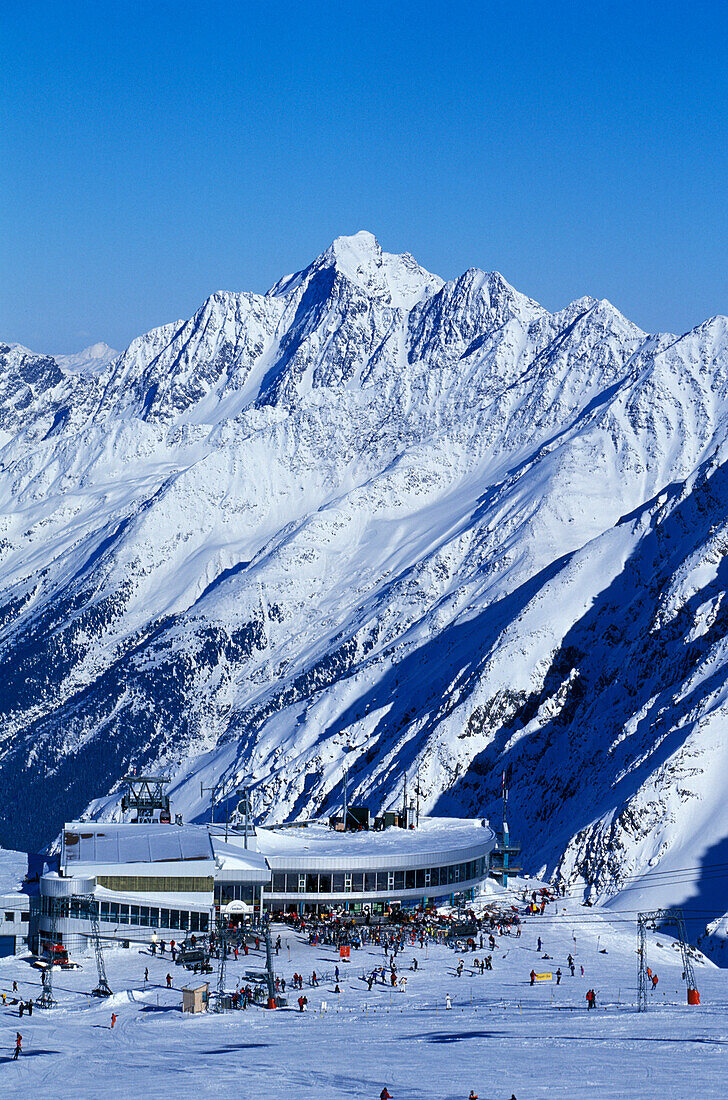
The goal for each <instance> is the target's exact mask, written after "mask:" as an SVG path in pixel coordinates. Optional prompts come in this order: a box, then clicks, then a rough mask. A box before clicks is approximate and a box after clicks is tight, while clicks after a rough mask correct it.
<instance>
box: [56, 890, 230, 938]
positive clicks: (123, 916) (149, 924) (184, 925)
mask: <svg viewBox="0 0 728 1100" xmlns="http://www.w3.org/2000/svg"><path fill="white" fill-rule="evenodd" d="M51 900H52V901H53V902H55V905H54V907H53V908H54V912H55V916H56V918H57V919H60V920H62V919H64V918H65V919H67V918H69V917H72V918H75V919H76V920H90V919H91V911H90V906H92V905H93V906H94V907H96V906H98V909H97V912H98V916H99V920H100V921H103V922H104V923H105V924H133V925H137V926H141V927H144V928H174V929H179V930H180V931H188V932H207V931H208V927H209V914H208V913H197V912H194V911H190V910H187V909H161V908H159V909H158V908H157V907H156V906H150V905H124V904H122V903H120V902H119V903H117V902H115V901H101V902H93V901H92V902H89V901H88V900H87V899H86V898H53V899H50V898H47V897H42V898H41V899H40V902H41V905H40V911H41V914H42V916H44V917H47V916H49V915H50V908H51V906H50V902H51Z"/></svg>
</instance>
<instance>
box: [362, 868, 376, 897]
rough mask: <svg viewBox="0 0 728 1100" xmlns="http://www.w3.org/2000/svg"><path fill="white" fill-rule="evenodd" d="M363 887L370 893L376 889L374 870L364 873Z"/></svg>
mask: <svg viewBox="0 0 728 1100" xmlns="http://www.w3.org/2000/svg"><path fill="white" fill-rule="evenodd" d="M364 889H365V890H368V891H369V892H370V893H372V894H373V893H375V891H376V889H377V873H376V871H367V873H366V874H365V875H364Z"/></svg>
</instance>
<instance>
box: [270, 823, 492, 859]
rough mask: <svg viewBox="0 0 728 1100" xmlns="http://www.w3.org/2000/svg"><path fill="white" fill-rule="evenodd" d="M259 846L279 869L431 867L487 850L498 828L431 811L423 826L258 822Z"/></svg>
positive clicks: (474, 856) (488, 850) (478, 855)
mask: <svg viewBox="0 0 728 1100" xmlns="http://www.w3.org/2000/svg"><path fill="white" fill-rule="evenodd" d="M255 834H256V842H257V849H258V851H259V852H260V853H261V854H262V855H264V856H265V857H266V859H267V860H268V863H269V865H270V867H271V868H272V869H273V870H279V869H281V870H282V869H290V870H292V871H296V870H304V869H311V870H312V871H313V870H323V871H328V870H339V869H340V870H347V871H348V870H354V871H355V870H369V869H372V870H374V869H393V868H414V867H429V866H432V865H438V864H447V863H458V862H461V861H466V860H471V859H477V858H478V857H480V856H483V855H487V854H488V853H489V852H490V851H491V849H492V848H493V845H494V844H495V834H494V832H493V830H492V829H491V828H490V827H489V826H488V825H483V824H482V822H481V821H480V819H478V818H474V819H467V818H445V817H429V818H424V819H420V826H419V828H418V829H398V828H395V827H392V828H389V829H384V830H382V831H381V832H374V831H372V830H369V831H361V832H347V833H338V832H335V831H334V830H333V829H330V828H328V826H326V825H324V824H318V823H317V824H313V825H306V826H300V825H299V826H296V825H288V826H283V827H282V828H279V829H261V828H258V827H257V828H256V830H255Z"/></svg>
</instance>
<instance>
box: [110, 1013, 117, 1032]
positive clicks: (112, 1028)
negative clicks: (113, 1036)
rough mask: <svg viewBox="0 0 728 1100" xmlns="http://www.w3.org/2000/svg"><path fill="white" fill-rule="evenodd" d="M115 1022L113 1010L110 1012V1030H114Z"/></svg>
mask: <svg viewBox="0 0 728 1100" xmlns="http://www.w3.org/2000/svg"><path fill="white" fill-rule="evenodd" d="M115 1023H116V1013H115V1012H112V1013H111V1030H112V1031H113V1030H114V1024H115Z"/></svg>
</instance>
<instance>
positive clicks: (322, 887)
mask: <svg viewBox="0 0 728 1100" xmlns="http://www.w3.org/2000/svg"><path fill="white" fill-rule="evenodd" d="M319 892H320V893H321V894H330V893H331V875H327V874H325V873H323V872H322V873H321V874H320V875H319Z"/></svg>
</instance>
